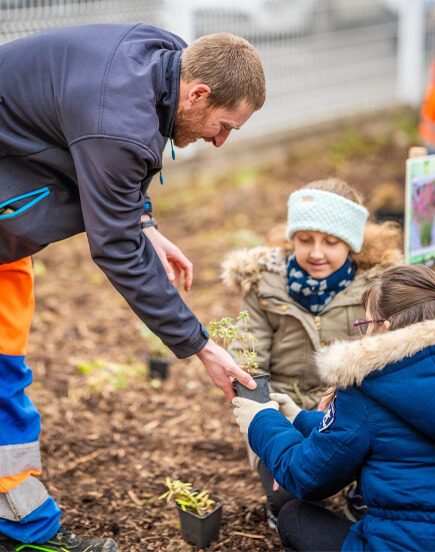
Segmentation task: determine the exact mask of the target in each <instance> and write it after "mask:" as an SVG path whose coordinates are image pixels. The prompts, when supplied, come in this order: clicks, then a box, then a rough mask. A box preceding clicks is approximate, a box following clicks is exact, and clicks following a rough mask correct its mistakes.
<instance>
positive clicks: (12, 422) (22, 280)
mask: <svg viewBox="0 0 435 552" xmlns="http://www.w3.org/2000/svg"><path fill="white" fill-rule="evenodd" d="M33 309H34V296H33V270H32V261H31V259H30V258H26V259H22V260H20V261H17V262H14V263H10V264H2V265H0V533H3V534H5V535H8V536H9V537H12V538H14V539H16V540H18V541H20V542H36V543H43V542H46V541H47V540H48V539H50V538H51V537H52V536H53V535H54V534H56V532H57V531H58V529H59V518H60V515H61V513H60V510H59V507H58V506H57V504H56V503H55V502H54V500H53V499H52V498H51V497H49V495H48V493H47V490H46V488H45V487H44V485H43V484H42V483H41V482H40V481H39V480H38V479H37V477H36V476H38V475H40V473H41V458H40V453H39V432H40V417H39V413H38V411H37V409H36V407H35V406H34V404H33V403H32V402H31V400H30V399H29V398H28V397H27V395H26V393H25V392H24V390H25V388H26V387H27V386H28V385H30V384H31V382H32V372H31V370H30V368H29V367H28V366H27V365H26V364H25V362H24V359H25V352H26V348H27V339H28V333H29V329H30V324H31V321H32V316H33Z"/></svg>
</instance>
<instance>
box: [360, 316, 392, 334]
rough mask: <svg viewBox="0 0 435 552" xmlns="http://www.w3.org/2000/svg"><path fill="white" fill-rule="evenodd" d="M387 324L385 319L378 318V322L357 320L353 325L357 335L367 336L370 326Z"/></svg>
mask: <svg viewBox="0 0 435 552" xmlns="http://www.w3.org/2000/svg"><path fill="white" fill-rule="evenodd" d="M382 322H385V318H377V319H376V320H357V321H356V322H354V323H353V327H354V328H355V333H356V335H359V336H361V335H366V333H367V329H368V327H369V324H381V323H382Z"/></svg>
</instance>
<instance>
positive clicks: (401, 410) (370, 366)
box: [316, 320, 435, 439]
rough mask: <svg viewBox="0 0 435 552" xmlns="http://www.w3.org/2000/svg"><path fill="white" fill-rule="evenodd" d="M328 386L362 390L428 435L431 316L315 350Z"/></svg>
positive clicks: (434, 377) (432, 429)
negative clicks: (424, 319)
mask: <svg viewBox="0 0 435 552" xmlns="http://www.w3.org/2000/svg"><path fill="white" fill-rule="evenodd" d="M316 363H317V368H318V371H319V375H320V378H321V379H322V380H323V381H324V382H325V383H326V385H328V386H333V387H336V388H337V389H345V388H347V387H351V386H359V387H360V388H361V390H362V391H363V392H364V393H365V394H367V395H368V396H370V397H371V398H372V399H374V400H376V401H377V402H378V403H380V404H382V405H384V406H385V407H386V408H388V409H389V410H391V411H393V412H394V413H395V414H396V415H397V416H398V417H399V418H401V419H403V420H405V421H406V422H407V423H409V424H410V425H412V426H413V427H415V428H416V429H417V430H419V431H420V432H422V433H424V434H425V435H427V436H428V437H430V438H431V439H435V425H434V423H433V420H432V416H431V411H432V407H433V395H434V390H435V320H426V321H424V322H419V323H418V324H413V325H411V326H407V327H405V328H400V329H398V330H394V331H388V332H385V333H382V334H378V335H373V336H366V337H363V338H361V339H358V340H356V341H336V342H334V343H333V344H332V345H330V346H329V347H326V348H325V349H323V350H322V351H320V352H318V353H317V354H316Z"/></svg>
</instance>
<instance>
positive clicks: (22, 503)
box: [0, 477, 48, 521]
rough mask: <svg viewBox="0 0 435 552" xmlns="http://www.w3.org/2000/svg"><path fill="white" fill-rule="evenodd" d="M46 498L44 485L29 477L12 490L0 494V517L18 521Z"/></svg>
mask: <svg viewBox="0 0 435 552" xmlns="http://www.w3.org/2000/svg"><path fill="white" fill-rule="evenodd" d="M47 498H48V493H47V489H46V488H45V487H44V485H43V484H42V483H41V482H40V481H38V479H35V478H34V477H29V478H27V479H26V480H25V481H24V482H23V483H21V485H18V487H15V488H14V489H13V490H12V491H9V492H8V493H4V494H0V518H3V519H8V520H11V521H19V520H21V519H23V518H25V517H26V516H28V515H29V514H31V513H32V512H33V510H36V508H39V506H41V504H43V503H44V502H45V501H46V500H47Z"/></svg>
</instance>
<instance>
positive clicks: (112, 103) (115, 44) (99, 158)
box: [0, 24, 207, 357]
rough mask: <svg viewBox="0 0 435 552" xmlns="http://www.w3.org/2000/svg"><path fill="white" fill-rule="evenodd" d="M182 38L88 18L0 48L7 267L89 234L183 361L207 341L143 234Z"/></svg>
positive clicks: (2, 256) (0, 212)
mask: <svg viewBox="0 0 435 552" xmlns="http://www.w3.org/2000/svg"><path fill="white" fill-rule="evenodd" d="M185 46H186V44H185V43H184V42H183V40H181V39H180V38H179V37H177V36H175V35H173V34H171V33H169V32H166V31H163V30H161V29H157V28H155V27H151V26H149V25H142V24H139V25H112V24H108V25H83V26H79V27H69V28H63V29H57V30H52V31H47V32H43V33H38V34H35V35H32V36H29V37H26V38H23V39H20V40H16V41H14V42H11V43H8V44H5V45H3V46H1V47H0V263H8V262H12V261H15V260H18V259H20V258H23V257H26V256H28V255H32V254H33V253H35V252H37V251H39V250H40V249H42V248H43V247H45V246H46V245H47V244H49V243H51V242H55V241H58V240H62V239H64V238H67V237H69V236H72V235H74V234H77V233H79V232H83V231H86V233H87V237H88V241H89V246H90V250H91V254H92V257H93V259H94V261H95V262H96V263H97V264H98V265H99V267H100V268H101V269H102V270H103V271H104V272H105V273H106V275H107V276H108V278H109V279H110V281H111V282H112V284H113V285H114V286H115V288H116V289H117V290H118V291H119V292H120V293H121V294H122V295H123V296H124V297H125V298H126V300H127V301H128V303H129V304H130V306H131V308H132V309H133V310H134V311H135V312H136V314H137V315H138V316H139V317H140V318H141V319H142V320H143V321H144V322H145V323H146V324H147V325H148V326H149V327H150V328H151V329H152V330H153V331H154V332H155V333H157V335H159V336H160V337H161V338H162V339H163V341H164V342H165V343H166V344H167V345H168V346H169V347H170V348H171V349H172V350H173V351H174V353H175V354H176V355H177V356H179V357H185V356H189V355H192V354H194V353H196V352H198V351H199V350H201V349H202V347H203V346H204V345H205V343H206V342H207V337H206V335H205V332H204V329H203V328H202V327H201V325H200V323H199V322H198V320H197V319H196V317H195V316H194V315H193V313H192V312H191V311H190V310H189V309H188V307H187V306H186V305H185V303H184V302H183V301H182V300H181V297H180V296H179V294H178V292H177V290H176V289H175V287H174V286H173V285H172V284H171V283H170V282H169V281H168V279H167V277H166V273H165V270H164V268H163V265H162V264H161V262H160V260H159V259H158V257H157V255H156V253H155V251H154V249H153V247H152V246H151V243H150V242H149V240H148V239H147V238H145V236H144V234H143V232H141V230H140V218H141V215H142V214H143V212H144V204H145V203H147V202H148V199H149V198H148V196H147V189H148V186H149V183H150V180H151V178H152V176H153V175H154V174H156V173H157V172H159V171H160V169H161V167H162V152H163V148H164V146H165V143H166V140H167V138H169V137H171V135H172V132H173V125H174V120H175V115H176V111H177V106H178V96H179V82H180V57H181V50H182V48H184V47H185Z"/></svg>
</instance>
